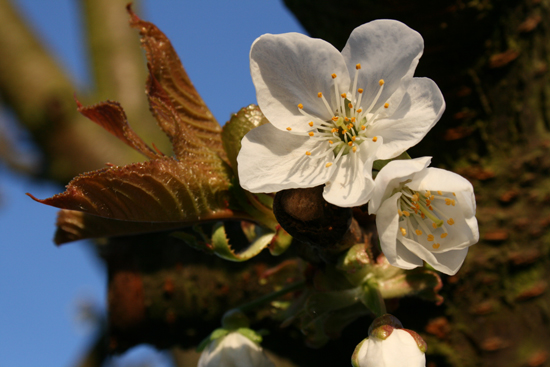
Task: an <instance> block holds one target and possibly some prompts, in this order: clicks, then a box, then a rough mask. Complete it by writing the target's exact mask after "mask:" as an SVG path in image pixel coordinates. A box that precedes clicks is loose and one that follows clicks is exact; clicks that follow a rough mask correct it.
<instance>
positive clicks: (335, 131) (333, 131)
mask: <svg viewBox="0 0 550 367" xmlns="http://www.w3.org/2000/svg"><path fill="white" fill-rule="evenodd" d="M330 132H331V133H337V132H338V129H337V128H335V127H333V128H332V130H330Z"/></svg>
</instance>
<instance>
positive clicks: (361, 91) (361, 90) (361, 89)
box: [357, 88, 363, 112]
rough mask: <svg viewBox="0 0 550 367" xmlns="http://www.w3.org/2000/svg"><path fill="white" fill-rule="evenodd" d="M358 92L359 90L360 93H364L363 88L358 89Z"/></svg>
mask: <svg viewBox="0 0 550 367" xmlns="http://www.w3.org/2000/svg"><path fill="white" fill-rule="evenodd" d="M357 92H359V94H361V93H363V88H359V89H357ZM357 112H359V111H357Z"/></svg>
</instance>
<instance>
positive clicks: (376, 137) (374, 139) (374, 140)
mask: <svg viewBox="0 0 550 367" xmlns="http://www.w3.org/2000/svg"><path fill="white" fill-rule="evenodd" d="M362 127H363V126H362ZM363 130H365V129H363ZM377 140H378V136H375V137H374V138H372V141H373V142H375V143H376V141H377Z"/></svg>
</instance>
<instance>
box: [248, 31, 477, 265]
mask: <svg viewBox="0 0 550 367" xmlns="http://www.w3.org/2000/svg"><path fill="white" fill-rule="evenodd" d="M423 49H424V41H423V39H422V37H421V36H420V34H418V33H417V32H416V31H414V30H412V29H410V28H409V27H407V26H406V25H405V24H403V23H401V22H398V21H394V20H376V21H372V22H370V23H366V24H364V25H362V26H360V27H358V28H356V29H355V30H354V31H353V32H352V33H351V36H350V38H349V40H348V42H347V44H346V45H345V47H344V49H343V50H342V52H339V51H338V50H337V49H336V48H334V47H333V46H332V45H331V44H329V43H327V42H325V41H323V40H320V39H312V38H309V37H307V36H304V35H302V34H298V33H287V34H281V35H271V34H266V35H263V36H261V37H259V38H258V39H257V40H256V41H255V42H254V43H253V45H252V48H251V51H250V69H251V74H252V79H253V82H254V85H255V87H256V95H257V100H258V104H259V106H260V108H261V110H262V112H263V113H264V115H265V116H266V117H267V119H268V120H269V121H270V122H271V123H270V124H265V125H262V126H260V127H257V128H255V129H253V130H251V131H250V132H249V133H248V134H247V135H246V136H245V137H244V139H243V140H242V148H241V151H240V153H239V156H238V159H237V160H238V172H239V180H240V184H241V186H242V187H243V188H245V189H246V190H248V191H251V192H254V193H270V192H277V191H281V190H285V189H292V188H308V187H315V186H319V185H324V191H323V196H324V198H325V200H326V201H328V202H330V203H332V204H334V205H337V206H341V207H355V206H362V205H365V204H367V203H368V207H369V213H371V214H376V223H377V228H378V232H379V237H380V245H381V248H382V251H383V252H384V254H385V255H386V257H387V258H388V261H389V262H390V263H391V264H392V265H394V266H397V267H400V268H403V269H412V268H415V267H419V266H423V264H424V261H425V262H426V263H428V264H429V265H431V266H432V267H433V268H434V269H436V270H438V271H441V272H443V273H446V274H449V275H453V274H455V273H456V272H457V271H458V269H459V268H460V266H461V265H462V263H463V262H464V258H465V256H466V254H467V252H468V247H469V246H471V245H473V244H475V243H476V242H477V241H478V237H479V234H478V227H477V221H476V218H475V200H474V194H473V188H472V185H471V184H470V183H469V182H468V181H467V180H466V179H464V178H462V177H460V176H459V175H457V174H455V173H452V172H449V171H445V170H441V169H437V168H428V165H429V163H430V157H423V158H417V159H403V160H401V159H400V160H392V159H394V158H396V157H398V156H400V155H402V154H403V153H404V152H406V150H407V149H409V148H410V147H412V146H414V145H416V144H417V143H418V142H419V141H420V140H421V139H422V138H423V137H424V136H425V135H426V134H427V133H428V132H429V130H430V129H431V128H432V127H433V126H434V125H435V123H436V122H437V121H438V120H439V118H440V117H441V115H442V113H443V111H444V109H445V101H444V99H443V95H442V93H441V91H440V90H439V88H438V87H437V85H436V84H435V82H433V81H432V80H430V79H428V78H418V77H413V74H414V71H415V69H416V66H417V64H418V61H419V58H420V56H421V55H422V52H423ZM380 160H391V161H390V162H389V163H388V164H386V165H385V166H384V167H383V168H382V169H381V170H380V171H379V172H378V171H376V173H377V175H376V177H375V176H374V174H373V164H374V162H375V161H380Z"/></svg>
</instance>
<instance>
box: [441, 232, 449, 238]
mask: <svg viewBox="0 0 550 367" xmlns="http://www.w3.org/2000/svg"><path fill="white" fill-rule="evenodd" d="M448 235H449V234H448V233H447V232H445V233H442V234H441V238H445V237H447V236H448Z"/></svg>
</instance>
